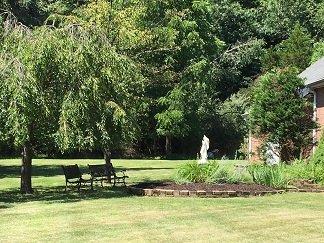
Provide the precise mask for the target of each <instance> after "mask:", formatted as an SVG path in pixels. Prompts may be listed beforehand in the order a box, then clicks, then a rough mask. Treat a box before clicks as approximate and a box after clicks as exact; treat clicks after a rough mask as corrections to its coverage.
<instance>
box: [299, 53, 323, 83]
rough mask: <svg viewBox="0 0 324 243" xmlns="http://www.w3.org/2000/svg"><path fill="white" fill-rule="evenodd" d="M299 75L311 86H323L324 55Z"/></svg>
mask: <svg viewBox="0 0 324 243" xmlns="http://www.w3.org/2000/svg"><path fill="white" fill-rule="evenodd" d="M299 77H301V78H304V79H305V85H306V86H308V87H310V88H312V87H318V86H324V57H322V58H321V59H319V60H318V61H316V62H315V63H313V64H312V65H311V66H309V67H308V68H306V69H305V70H304V71H303V72H302V73H301V74H299Z"/></svg>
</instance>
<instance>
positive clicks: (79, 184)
mask: <svg viewBox="0 0 324 243" xmlns="http://www.w3.org/2000/svg"><path fill="white" fill-rule="evenodd" d="M80 188H81V182H79V183H78V192H80Z"/></svg>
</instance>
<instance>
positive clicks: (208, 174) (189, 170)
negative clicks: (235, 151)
mask: <svg viewBox="0 0 324 243" xmlns="http://www.w3.org/2000/svg"><path fill="white" fill-rule="evenodd" d="M218 169H219V164H218V162H217V161H210V162H208V164H206V165H199V164H197V162H190V163H186V164H184V165H182V166H181V167H180V169H179V170H178V174H177V179H176V180H177V181H178V182H210V178H212V177H213V176H214V175H215V174H216V172H217V171H218Z"/></svg>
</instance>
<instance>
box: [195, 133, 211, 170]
mask: <svg viewBox="0 0 324 243" xmlns="http://www.w3.org/2000/svg"><path fill="white" fill-rule="evenodd" d="M208 149H209V138H207V137H206V135H204V137H203V140H202V142H201V149H200V160H199V161H198V163H199V164H207V163H208V160H207V159H208Z"/></svg>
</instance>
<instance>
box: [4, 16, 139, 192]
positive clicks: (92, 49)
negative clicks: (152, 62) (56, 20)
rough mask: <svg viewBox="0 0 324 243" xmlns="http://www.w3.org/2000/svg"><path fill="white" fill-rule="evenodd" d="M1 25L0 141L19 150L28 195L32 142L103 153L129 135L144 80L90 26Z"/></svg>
mask: <svg viewBox="0 0 324 243" xmlns="http://www.w3.org/2000/svg"><path fill="white" fill-rule="evenodd" d="M8 21H9V20H7V21H6V23H5V24H4V26H5V29H4V31H3V32H2V33H3V34H2V36H1V43H0V80H1V83H0V101H1V102H0V138H1V139H2V140H5V141H7V142H9V141H13V142H14V145H15V146H17V148H20V149H21V150H22V167H21V187H20V188H21V192H22V193H32V192H33V189H32V183H31V175H32V158H33V156H34V153H35V151H37V149H38V148H39V147H42V146H44V147H45V148H49V147H52V146H58V147H59V148H61V149H62V150H69V149H94V148H95V149H98V148H100V149H102V150H103V151H104V154H105V157H106V159H107V160H109V159H110V151H111V149H113V148H119V147H121V146H123V145H125V144H127V143H128V142H130V141H132V140H133V139H135V138H136V127H137V108H138V107H139V105H140V101H141V98H142V94H143V88H144V79H143V77H142V76H141V73H140V71H139V69H138V67H137V66H136V65H135V64H134V62H133V61H132V60H130V59H129V58H128V57H127V56H125V55H122V54H118V53H117V52H116V51H115V49H114V47H113V46H112V45H111V44H109V43H110V41H109V39H108V37H107V36H106V35H105V34H104V33H102V32H100V31H98V30H96V28H95V27H94V28H82V27H80V26H75V25H74V26H66V27H63V28H59V29H57V28H52V27H51V28H50V27H46V26H44V27H40V28H36V29H34V30H31V29H28V28H27V27H24V26H23V25H21V24H18V23H16V22H12V21H11V22H10V21H9V22H8Z"/></svg>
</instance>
